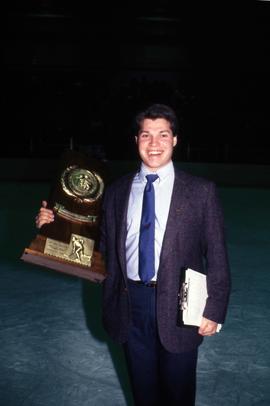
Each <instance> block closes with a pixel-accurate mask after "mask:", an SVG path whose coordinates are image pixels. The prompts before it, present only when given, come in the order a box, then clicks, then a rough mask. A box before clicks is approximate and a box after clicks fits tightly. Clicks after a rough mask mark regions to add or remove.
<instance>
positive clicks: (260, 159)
mask: <svg viewBox="0 0 270 406" xmlns="http://www.w3.org/2000/svg"><path fill="white" fill-rule="evenodd" d="M189 3H191V2H189ZM238 7H240V6H238ZM3 21H4V24H3V27H4V36H3V41H2V43H3V61H4V62H3V63H4V70H3V72H2V86H1V87H2V92H1V96H2V97H1V100H2V113H4V114H3V118H2V121H1V125H2V140H3V139H4V140H5V143H6V146H5V147H4V146H3V147H2V148H1V152H0V157H5V158H6V157H12V158H15V157H29V158H31V157H35V158H39V157H40V158H47V157H48V158H54V157H58V156H59V154H60V153H61V151H62V150H63V149H64V148H66V147H69V146H70V145H71V144H72V145H73V147H74V148H75V149H85V150H88V151H92V152H93V153H94V154H95V155H97V156H99V157H102V158H106V159H108V160H130V159H134V158H135V148H134V144H133V141H130V125H131V119H132V117H133V115H134V113H135V112H136V111H137V109H139V108H140V107H142V106H144V105H145V104H148V103H152V102H162V103H168V104H170V105H172V106H173V107H174V108H175V110H176V112H177V114H178V116H179V119H180V120H181V134H180V136H181V147H180V148H178V149H177V151H176V158H177V159H180V160H183V161H187V162H223V163H251V164H270V158H269V155H270V154H269V153H270V141H269V131H270V118H269V111H270V110H269V90H270V79H269V68H270V59H269V51H270V42H269V31H270V2H262V1H255V2H252V3H250V4H243V5H242V6H241V8H236V7H235V6H232V5H230V6H227V5H224V6H221V5H219V6H218V7H217V6H214V5H213V4H211V5H205V4H196V3H192V4H189V5H185V6H183V4H181V2H178V3H177V4H175V3H174V2H171V1H164V0H156V1H140V0H139V1H136V2H132V4H126V5H125V6H120V5H117V4H115V3H113V4H112V3H110V4H106V3H103V2H98V4H94V3H92V2H87V3H84V2H80V1H76V2H69V1H64V0H57V1H53V0H39V1H38V0H36V1H34V0H33V1H23V2H14V1H10V2H8V5H7V10H6V14H5V15H4V20H3ZM15 137H17V138H18V140H16V141H15ZM2 142H3V141H2Z"/></svg>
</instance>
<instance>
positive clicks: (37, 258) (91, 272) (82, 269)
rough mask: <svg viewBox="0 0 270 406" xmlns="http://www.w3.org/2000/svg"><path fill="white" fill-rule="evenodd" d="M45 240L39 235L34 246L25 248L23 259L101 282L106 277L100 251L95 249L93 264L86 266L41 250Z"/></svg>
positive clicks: (33, 243)
mask: <svg viewBox="0 0 270 406" xmlns="http://www.w3.org/2000/svg"><path fill="white" fill-rule="evenodd" d="M45 240H46V238H45V237H44V236H41V235H38V236H37V237H36V239H35V241H34V242H32V244H31V245H32V247H31V246H30V248H25V250H24V252H23V254H22V256H21V259H22V260H23V261H25V262H29V263H31V264H35V265H40V266H41V267H45V268H49V269H53V270H55V271H59V272H62V273H65V274H69V275H73V276H77V277H79V278H83V279H88V280H89V281H91V282H98V283H101V282H102V281H103V280H104V279H105V278H106V272H105V266H104V262H103V259H102V256H101V254H100V252H98V251H93V255H92V259H91V266H86V265H83V264H80V263H75V262H71V261H66V260H64V259H62V258H58V257H55V256H53V255H48V254H45V253H44V252H41V251H40V250H39V248H40V244H41V243H42V245H44V244H45ZM36 248H38V250H37V249H36Z"/></svg>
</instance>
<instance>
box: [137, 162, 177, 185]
mask: <svg viewBox="0 0 270 406" xmlns="http://www.w3.org/2000/svg"><path fill="white" fill-rule="evenodd" d="M153 173H156V174H157V175H158V179H157V180H156V182H158V183H160V182H161V181H163V180H164V179H166V178H167V177H168V176H170V175H173V174H174V167H173V163H172V161H170V162H168V163H167V165H164V166H162V167H161V168H159V169H158V170H157V172H151V171H150V170H149V169H148V168H147V167H146V166H145V164H144V163H143V162H142V163H141V169H140V172H139V179H140V181H141V182H143V183H146V178H145V177H146V175H149V174H153Z"/></svg>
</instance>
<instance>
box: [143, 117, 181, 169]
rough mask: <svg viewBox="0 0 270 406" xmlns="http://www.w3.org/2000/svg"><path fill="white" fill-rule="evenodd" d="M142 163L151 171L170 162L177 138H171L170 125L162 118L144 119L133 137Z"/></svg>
mask: <svg viewBox="0 0 270 406" xmlns="http://www.w3.org/2000/svg"><path fill="white" fill-rule="evenodd" d="M135 139H136V143H137V145H138V151H139V155H140V157H141V160H142V161H143V163H144V164H145V165H146V166H147V167H148V168H149V169H150V170H151V171H152V172H156V171H157V170H158V169H159V168H161V167H162V166H164V165H166V164H167V163H168V162H170V160H171V158H172V154H173V147H174V146H175V145H176V144H177V137H176V136H175V137H174V136H173V133H172V130H171V126H170V123H169V122H168V121H167V120H165V119H164V118H157V119H155V120H151V119H148V118H147V119H145V120H143V121H142V124H141V129H140V131H139V134H138V136H137V137H135Z"/></svg>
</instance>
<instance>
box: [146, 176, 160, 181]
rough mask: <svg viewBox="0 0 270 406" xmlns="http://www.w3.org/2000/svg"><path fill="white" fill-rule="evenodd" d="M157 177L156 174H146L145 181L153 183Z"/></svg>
mask: <svg viewBox="0 0 270 406" xmlns="http://www.w3.org/2000/svg"><path fill="white" fill-rule="evenodd" d="M157 178H158V175H157V174H153V175H146V179H147V183H153V182H155V180H156V179H157Z"/></svg>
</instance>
